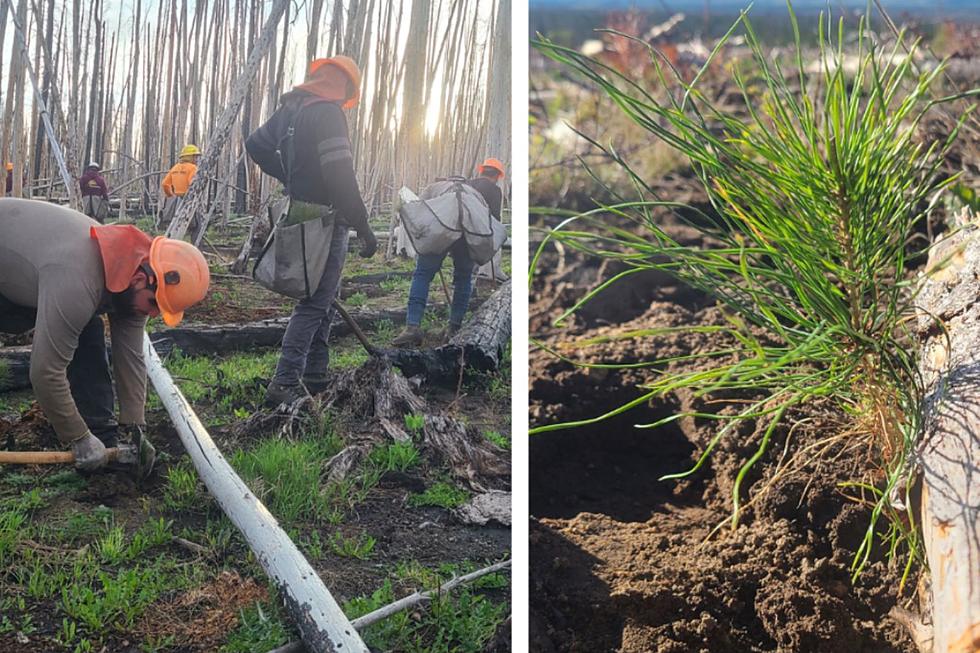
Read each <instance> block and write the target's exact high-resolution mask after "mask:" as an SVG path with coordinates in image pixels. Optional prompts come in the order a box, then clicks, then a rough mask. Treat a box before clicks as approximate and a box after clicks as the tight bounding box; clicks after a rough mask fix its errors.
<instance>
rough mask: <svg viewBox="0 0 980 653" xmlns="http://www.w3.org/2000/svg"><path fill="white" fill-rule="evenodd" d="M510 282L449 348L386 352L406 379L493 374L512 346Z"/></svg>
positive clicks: (502, 286) (460, 332)
mask: <svg viewBox="0 0 980 653" xmlns="http://www.w3.org/2000/svg"><path fill="white" fill-rule="evenodd" d="M510 303H511V282H510V280H508V281H506V282H504V283H503V284H501V285H500V287H499V288H498V289H497V290H496V292H494V293H493V294H492V295H491V296H490V297H489V298H488V299H487V301H485V302H484V303H483V304H482V305H481V306H480V308H478V309H477V310H476V312H475V313H474V314H473V317H472V318H470V320H469V321H468V322H467V323H466V324H464V325H463V328H462V329H460V331H459V333H457V334H456V335H454V336H453V337H452V338H451V339H450V340H449V342H448V343H447V344H446V345H443V346H442V347H437V348H435V349H395V350H389V351H386V352H384V354H385V356H387V357H388V358H389V359H390V360H391V362H392V364H393V365H395V366H396V367H398V368H399V369H401V371H402V372H403V373H404V374H405V375H406V376H424V377H425V378H426V379H428V380H430V381H434V382H440V381H442V382H445V381H455V380H456V379H457V378H458V377H459V374H460V371H462V370H471V371H479V372H493V371H496V370H497V368H498V367H499V366H500V361H501V360H502V359H503V357H504V351H505V350H506V348H507V345H508V344H509V343H510V332H511V328H510V321H511V311H510Z"/></svg>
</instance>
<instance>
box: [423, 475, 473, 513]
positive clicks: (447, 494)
mask: <svg viewBox="0 0 980 653" xmlns="http://www.w3.org/2000/svg"><path fill="white" fill-rule="evenodd" d="M469 498H470V494H469V492H467V491H466V490H463V489H460V488H458V487H456V486H455V485H452V484H450V483H446V482H445V481H439V482H437V483H434V484H433V485H431V486H430V487H429V488H427V489H426V490H425V492H423V493H421V494H415V495H413V496H412V497H410V498H409V500H408V503H409V505H412V506H437V507H439V508H446V509H449V508H456V507H457V506H461V505H463V504H464V503H466V501H467V499H469Z"/></svg>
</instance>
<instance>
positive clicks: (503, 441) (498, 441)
mask: <svg viewBox="0 0 980 653" xmlns="http://www.w3.org/2000/svg"><path fill="white" fill-rule="evenodd" d="M483 437H485V438H486V439H487V440H490V442H493V443H494V444H495V445H497V446H498V447H500V448H501V449H510V438H508V437H507V436H505V435H501V434H500V432H499V431H484V432H483Z"/></svg>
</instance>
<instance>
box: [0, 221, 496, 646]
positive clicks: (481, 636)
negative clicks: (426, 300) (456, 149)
mask: <svg viewBox="0 0 980 653" xmlns="http://www.w3.org/2000/svg"><path fill="white" fill-rule="evenodd" d="M230 239H231V238H230ZM349 261H350V265H349V266H348V269H347V270H346V274H345V278H347V277H348V276H350V275H356V274H370V273H374V272H381V271H385V272H390V271H392V266H390V265H386V264H384V263H383V262H381V261H380V259H373V260H371V261H360V259H358V258H357V257H356V256H352V257H351V258H350V259H349ZM355 262H356V264H355ZM400 265H401V268H404V270H401V271H403V272H405V271H408V270H409V269H410V265H409V264H407V263H406V264H400ZM222 269H223V268H221V267H220V266H216V270H219V271H220V270H222ZM381 283H382V284H384V286H382V291H381V292H380V293H378V294H377V296H378V297H383V298H387V300H386V301H390V302H391V304H393V305H394V304H395V303H396V302H395V301H394V299H392V298H393V297H394V296H398V297H397V299H398V301H399V302H401V303H402V304H403V303H404V298H405V295H406V294H407V277H394V278H392V279H391V280H386V281H383V282H381ZM243 285H247V284H243V283H242V282H241V281H240V280H239V281H237V282H236V281H235V280H231V279H229V280H221V279H219V283H218V284H216V287H215V289H214V290H213V291H212V296H211V299H212V300H213V301H214V302H215V303H216V305H218V304H223V305H227V304H230V303H233V302H239V303H240V304H241V306H242V313H243V314H248V312H249V311H250V310H251V309H252V308H253V307H256V306H258V307H262V306H264V305H265V304H263V303H261V302H263V301H265V300H266V299H269V300H275V303H270V304H269V306H270V308H272V309H274V310H275V312H276V314H288V311H289V306H290V305H289V304H284V303H283V302H282V301H281V300H280V299H279V298H277V297H275V296H271V297H264V296H263V295H261V292H262V291H260V289H255V288H254V287H250V288H247V289H245V290H242V286H243ZM235 292H238V293H239V294H238V295H235V294H234V293H235ZM373 292H374V291H371V294H373ZM217 293H226V294H224V295H223V296H221V297H215V296H214V295H216V294H217ZM368 294H369V292H368V291H365V295H368ZM370 299H374V298H370ZM429 313H430V316H429V322H428V323H427V326H428V327H429V328H430V329H433V330H435V329H437V328H438V327H439V326H440V325H441V324H442V323H443V322H444V317H440V312H439V311H430V312H429ZM399 328H400V325H395V324H391V323H381V324H380V325H379V326H378V327H377V329H376V331H375V332H373V333H370V334H369V337H371V338H372V340H374V341H376V342H377V343H378V344H386V343H387V342H388V341H390V339H391V338H392V337H393V336H394V335H395V334H396V333H397V332H398V329H399ZM277 355H278V352H277V351H257V352H243V353H237V354H234V355H230V356H225V357H220V358H210V357H187V356H182V355H180V354H179V353H175V354H173V355H171V357H170V358H169V359H168V360H167V362H166V364H167V367H168V369H169V370H170V372H171V374H172V375H173V376H174V378H175V379H176V381H177V383H178V385H179V386H180V388H181V390H182V391H183V392H184V394H185V395H186V396H187V398H188V400H189V401H190V402H191V403H192V404H193V405H194V407H195V410H197V411H198V414H199V416H200V417H201V419H202V421H203V422H204V423H205V424H206V425H207V427H208V429H209V431H210V432H211V434H212V436H213V437H214V438H215V440H216V441H217V442H218V444H219V446H220V447H221V449H222V451H223V452H224V453H225V455H226V456H227V457H228V459H229V461H230V462H231V463H232V465H233V466H234V467H235V468H236V470H237V471H238V473H239V474H240V475H241V476H242V477H243V478H244V479H245V480H246V482H247V483H248V484H249V486H250V487H251V488H252V489H253V491H254V492H255V493H256V494H257V495H258V496H259V497H260V498H261V499H262V501H263V502H264V503H265V505H266V506H267V507H268V508H269V510H270V511H271V512H272V513H273V514H274V515H275V516H276V518H277V519H278V520H279V522H280V524H281V525H282V526H283V528H285V529H286V530H287V532H288V533H289V534H290V536H291V537H292V538H293V540H294V542H296V543H297V545H298V546H299V547H300V549H301V550H302V551H303V553H304V554H305V555H306V556H307V557H308V559H309V560H310V563H311V564H312V565H313V567H314V568H315V569H316V570H317V572H318V573H319V574H320V575H321V577H322V578H323V579H324V581H325V583H326V584H327V586H328V587H329V588H330V590H331V592H332V593H333V594H334V596H335V597H336V598H337V599H338V601H339V602H340V603H341V605H342V606H343V608H344V610H345V612H346V613H347V614H348V616H349V617H351V618H354V617H357V616H359V615H361V614H365V613H367V612H369V611H371V610H373V609H375V608H377V607H380V606H381V605H384V604H386V603H389V602H391V601H392V600H394V599H396V598H398V597H400V596H403V595H405V594H408V593H410V592H411V591H414V590H416V589H422V588H432V587H435V586H437V585H438V584H440V582H443V581H445V580H447V579H448V578H450V577H452V576H453V575H454V574H460V573H465V572H467V571H471V570H473V569H476V568H479V567H482V566H485V565H486V564H490V563H491V562H494V561H496V560H499V559H502V558H505V557H507V556H509V546H510V533H509V530H508V529H505V528H500V527H492V526H491V527H482V528H478V527H472V526H466V525H464V524H462V523H460V522H458V521H457V520H455V519H454V518H453V517H452V515H451V513H450V509H452V508H453V507H455V506H458V505H460V504H461V503H462V502H464V501H465V500H466V499H467V498H468V497H469V492H468V491H467V490H466V489H465V488H463V487H461V486H459V485H458V484H456V483H455V482H454V480H453V479H452V477H451V476H450V474H449V470H448V469H446V468H444V467H442V466H440V465H439V464H436V463H434V462H432V461H430V460H429V459H427V457H426V456H425V453H424V452H423V451H421V450H420V448H419V447H418V446H416V444H414V443H406V444H391V445H386V446H382V447H379V448H377V449H375V450H374V451H373V452H372V453H371V455H370V456H369V457H368V459H367V461H366V462H365V463H364V464H362V465H361V466H360V467H359V468H358V469H357V470H356V472H355V473H354V474H353V475H351V476H349V477H348V478H346V479H345V480H343V481H341V482H327V481H326V480H325V479H324V478H323V465H324V463H325V461H326V460H327V459H328V458H329V457H330V456H331V455H332V454H333V453H335V452H337V451H338V450H339V449H340V447H341V446H342V443H343V438H344V434H345V433H346V428H347V427H346V424H345V423H344V421H343V419H342V418H341V417H339V416H337V415H335V414H332V413H329V412H324V413H320V414H317V416H316V417H311V418H307V419H306V421H305V422H304V423H303V425H302V428H301V429H300V433H299V435H298V436H295V437H294V438H292V439H284V438H280V437H279V436H278V434H276V433H258V434H256V433H251V434H249V435H247V436H242V435H240V430H241V429H238V428H237V427H238V426H240V425H241V423H242V422H243V421H244V420H246V419H248V418H249V417H250V416H251V415H252V414H254V413H255V412H256V410H257V409H258V408H259V406H260V402H261V399H262V396H263V392H264V387H265V385H266V384H267V382H268V380H269V378H270V376H271V374H272V371H273V369H274V366H275V362H276V360H277ZM365 360H366V354H365V353H364V352H363V350H362V349H361V347H360V345H359V344H358V343H357V341H356V340H355V339H354V338H353V337H345V338H342V339H340V340H338V341H337V342H336V343H335V345H334V347H333V348H332V350H331V367H332V368H334V369H341V368H349V367H355V366H358V365H360V364H361V363H362V362H364V361H365ZM509 386H510V377H509V369H508V370H507V371H505V372H501V373H500V374H499V375H480V376H476V377H474V378H472V379H468V380H467V381H466V383H464V385H463V387H462V388H461V392H460V396H457V395H456V391H455V389H431V390H428V391H426V393H425V394H426V399H427V401H429V403H430V406H433V407H434V408H436V409H438V408H443V409H445V408H449V409H450V410H452V411H453V412H454V414H455V416H456V417H458V418H460V419H463V420H464V422H465V423H467V424H468V425H469V427H470V428H473V429H477V430H478V431H479V432H480V433H482V434H483V435H484V437H486V438H488V439H490V440H493V441H494V442H496V443H498V444H500V445H502V446H505V447H509V439H510V437H509V436H510V422H509V420H510V397H509V395H510V393H509ZM31 407H32V396H31V394H30V393H29V392H22V393H8V394H5V395H0V417H4V418H6V419H7V422H3V421H0V439H3V438H4V437H6V439H7V442H6V446H8V447H11V448H16V449H58V448H59V447H58V445H57V443H56V441H55V440H54V436H53V433H52V432H51V430H50V427H49V426H47V424H46V423H45V422H44V421H43V419H42V418H40V417H38V416H37V415H36V410H34V411H32V409H31ZM148 411H149V412H148V422H149V430H150V437H151V438H152V440H153V441H154V443H155V444H156V445H157V447H158V450H159V452H160V456H159V463H158V467H157V469H156V471H155V473H154V475H153V477H152V478H150V479H149V480H148V481H147V482H145V483H143V484H136V483H135V482H134V481H133V480H132V479H131V478H130V477H129V475H128V473H127V472H125V471H109V472H105V473H100V474H97V475H93V476H90V477H83V476H81V475H79V474H78V473H76V472H75V471H73V470H71V469H69V468H66V467H41V466H31V467H14V466H6V467H0V653H5V652H7V651H27V650H30V651H73V652H85V651H101V650H108V651H124V652H130V651H132V652H135V651H147V652H149V651H229V652H230V651H249V652H251V651H259V652H262V651H267V650H269V649H272V648H274V647H276V646H278V645H281V644H283V643H285V642H286V641H289V640H290V639H295V638H296V637H297V634H296V633H295V632H294V631H293V630H292V626H291V625H290V623H289V620H288V618H287V615H286V614H285V613H284V611H283V610H282V609H281V607H280V606H281V600H280V598H279V597H278V596H277V594H276V592H275V590H274V589H273V588H272V587H271V586H270V585H269V584H268V583H267V580H266V577H265V574H264V573H263V571H262V570H261V568H260V566H259V565H258V563H257V562H256V561H255V559H254V556H253V554H252V553H251V551H250V550H249V549H248V547H247V545H246V544H245V542H244V540H243V538H242V537H241V535H240V534H239V533H238V532H237V530H236V529H235V528H234V527H233V525H232V524H231V523H230V522H229V521H228V519H227V518H225V517H224V516H223V514H222V512H221V510H220V509H219V508H218V506H217V505H216V504H215V502H214V501H213V500H212V499H211V498H210V495H208V493H207V492H206V489H205V488H204V486H203V485H202V483H201V482H200V481H199V480H198V477H197V474H196V472H195V471H194V469H193V467H192V465H191V463H190V460H189V458H188V457H187V456H186V454H184V453H183V449H182V446H181V445H180V443H179V440H178V438H177V436H176V433H175V432H174V430H173V427H172V426H171V425H170V424H169V421H168V419H167V416H166V414H165V413H164V412H163V410H162V408H161V407H160V403H159V400H158V399H157V398H156V396H155V395H154V394H153V393H152V392H151V394H150V397H149V400H148ZM421 419H422V417H421V416H412V415H410V416H408V417H406V420H405V422H406V423H405V427H406V430H407V431H409V432H410V433H417V432H419V430H420V429H421V426H422V423H421ZM4 424H14V426H13V428H9V427H8V428H7V433H6V434H5V432H4V431H5V427H4ZM509 586H510V578H509V574H494V575H491V576H488V577H485V578H484V579H481V580H480V581H479V582H477V583H475V584H473V585H471V586H469V587H466V588H463V589H462V590H459V591H456V592H454V593H453V594H452V596H445V597H442V598H440V599H438V600H437V601H435V602H433V604H432V605H431V606H430V607H428V608H426V609H423V610H414V611H410V612H406V613H403V614H400V615H396V616H394V617H392V618H390V619H388V620H386V621H384V622H381V623H379V624H377V625H375V626H373V627H371V628H369V629H368V630H367V631H366V632H364V633H362V634H363V635H364V637H365V640H366V641H367V642H368V644H369V645H370V646H372V647H374V648H376V649H379V650H390V651H419V652H421V651H446V652H449V651H473V652H476V651H482V650H483V647H484V646H485V644H486V642H487V641H488V640H489V639H490V638H491V637H492V636H493V635H494V633H495V631H496V629H497V627H498V625H499V624H501V623H502V622H503V621H504V619H505V618H506V616H507V614H508V612H509V604H508V601H509Z"/></svg>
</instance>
